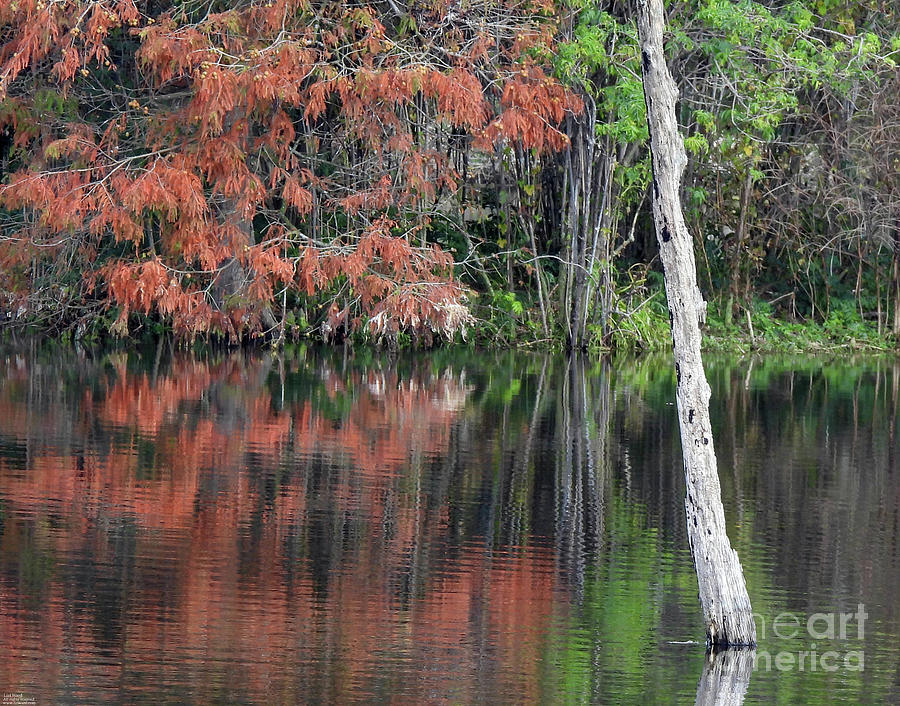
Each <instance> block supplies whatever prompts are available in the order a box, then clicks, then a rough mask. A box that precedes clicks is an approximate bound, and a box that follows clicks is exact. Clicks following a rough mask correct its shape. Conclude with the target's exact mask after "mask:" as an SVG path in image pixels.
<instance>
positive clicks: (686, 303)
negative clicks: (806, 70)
mask: <svg viewBox="0 0 900 706" xmlns="http://www.w3.org/2000/svg"><path fill="white" fill-rule="evenodd" d="M637 5H638V33H639V37H640V46H641V67H642V73H643V78H644V99H645V101H646V104H647V123H648V126H649V129H650V151H651V154H652V159H653V221H654V223H655V225H656V235H657V239H658V241H659V250H660V257H661V259H662V263H663V270H664V274H665V285H666V298H667V300H668V304H669V320H670V322H671V326H672V344H673V348H674V352H675V376H676V379H677V388H676V402H677V409H678V422H679V427H680V430H681V446H682V454H683V457H684V471H685V483H686V486H687V497H686V499H685V510H686V512H687V530H688V540H689V542H690V546H691V555H692V557H693V559H694V567H695V569H696V570H697V581H698V583H699V587H700V604H701V607H702V609H703V616H704V619H705V621H706V638H707V642H708V644H710V645H713V646H727V645H754V644H756V627H755V625H754V623H753V614H752V609H751V607H750V597H749V596H748V595H747V586H746V584H745V583H744V574H743V571H742V570H741V564H740V561H739V560H738V556H737V552H735V551H734V550H733V549H732V548H731V543H730V542H729V541H728V535H727V534H726V532H725V512H724V510H723V508H722V491H721V487H720V485H719V476H718V472H717V470H716V454H715V451H714V450H713V438H712V427H711V425H710V419H709V396H710V389H709V384H708V383H707V381H706V374H705V373H704V371H703V361H702V359H701V356H700V341H701V334H700V324H701V323H702V320H703V319H704V318H705V315H706V302H705V301H704V300H703V296H702V295H701V294H700V290H699V288H698V287H697V270H696V264H695V262H694V249H693V240H692V239H691V235H690V233H689V232H688V229H687V225H686V224H685V222H684V215H683V213H682V211H681V200H680V188H681V175H682V173H683V172H684V167H685V164H686V163H687V157H686V156H685V152H684V145H683V143H682V140H681V135H680V134H679V132H678V125H677V123H676V121H675V102H676V100H677V98H678V92H677V89H676V87H675V82H674V81H673V80H672V76H671V75H670V74H669V69H668V66H667V65H666V60H665V55H664V54H663V42H662V35H663V27H664V25H665V17H664V14H663V3H662V0H638V3H637Z"/></svg>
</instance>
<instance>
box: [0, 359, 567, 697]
mask: <svg viewBox="0 0 900 706" xmlns="http://www.w3.org/2000/svg"><path fill="white" fill-rule="evenodd" d="M113 363H114V369H115V374H114V375H108V377H107V378H104V379H103V380H105V381H98V380H94V381H93V384H92V385H91V386H90V387H89V388H85V389H86V390H90V391H86V392H83V393H82V394H80V395H79V396H78V397H77V405H75V406H76V408H77V409H76V410H75V411H74V413H73V411H72V410H71V409H67V408H65V407H63V405H62V399H63V398H62V397H59V398H58V399H55V400H52V399H50V398H52V394H51V395H49V397H48V394H49V393H48V394H45V395H44V396H43V397H42V399H43V401H44V402H43V404H42V405H41V407H40V410H35V409H31V410H28V409H25V407H24V402H23V401H22V400H23V399H24V397H23V396H21V395H17V394H14V392H13V391H14V390H15V389H16V386H17V385H22V384H26V383H27V382H28V381H27V376H26V377H23V376H22V374H21V372H22V371H21V370H18V371H0V372H5V373H7V375H6V376H5V379H6V380H7V381H11V382H10V384H9V385H5V386H4V387H3V388H2V390H3V391H2V392H0V413H4V414H5V415H6V418H7V419H12V420H17V421H16V424H15V425H13V426H12V427H11V428H10V429H9V430H8V432H7V433H12V434H13V435H14V436H15V438H16V442H17V443H21V444H23V445H25V446H26V447H27V448H28V453H27V454H26V456H27V468H26V469H25V470H24V471H23V470H22V469H17V468H15V466H14V464H13V463H12V462H10V460H9V459H8V458H6V457H0V493H2V496H3V497H4V498H5V506H6V509H5V513H6V518H7V520H6V524H5V525H4V534H3V545H2V554H3V558H2V566H3V576H2V578H0V600H2V603H0V621H2V634H3V636H4V643H5V645H6V646H7V648H8V649H9V651H10V654H13V655H22V654H24V652H25V651H26V650H34V649H38V650H39V651H40V654H41V660H35V661H27V660H19V659H13V660H10V659H7V660H5V661H4V667H3V672H0V674H2V676H3V681H4V683H6V684H9V685H13V686H15V685H16V684H24V683H29V682H31V683H33V684H45V685H47V688H49V689H51V691H50V692H48V693H47V694H45V696H47V697H48V698H49V697H50V696H51V694H52V689H53V688H54V687H57V688H58V687H59V686H60V685H61V681H60V674H59V673H58V672H57V671H56V670H58V669H61V667H60V665H63V664H69V665H70V666H69V667H66V669H69V670H73V673H72V674H69V675H68V676H67V679H71V678H73V677H74V680H75V681H74V683H77V684H80V686H81V687H84V688H85V689H89V688H91V686H92V685H96V684H100V683H104V682H106V681H107V680H112V683H119V684H122V683H127V684H128V685H129V686H128V688H129V689H131V688H134V689H136V690H145V691H143V693H144V695H145V696H148V697H149V696H150V695H152V694H153V693H156V692H154V691H153V690H158V689H159V688H161V687H160V686H159V685H160V684H166V683H184V681H185V680H189V681H191V682H192V683H194V684H204V683H208V686H207V687H205V688H207V689H208V690H209V691H208V692H207V693H203V694H199V697H201V698H202V699H212V698H215V696H216V694H217V693H220V692H219V691H217V690H222V689H225V690H237V691H239V692H242V691H244V690H246V691H247V692H248V693H250V694H263V693H277V694H279V699H282V698H284V699H289V700H290V699H304V698H307V697H309V696H310V695H311V694H317V693H318V694H319V695H320V696H322V697H327V698H329V699H331V698H335V697H340V696H349V695H352V694H353V693H354V692H355V691H356V690H357V689H359V688H361V687H363V686H364V685H365V683H366V680H367V679H369V678H370V677H371V674H372V670H374V669H376V667H377V665H378V663H379V660H391V659H399V658H402V659H405V660H409V662H408V665H407V668H408V669H414V670H416V669H425V670H426V671H427V672H428V678H429V679H430V680H432V681H434V684H431V687H433V688H435V689H438V690H444V689H446V690H452V688H454V684H455V682H456V679H457V676H456V675H455V674H453V673H452V672H448V673H447V674H446V675H445V677H441V676H440V675H435V674H433V673H432V671H431V668H430V667H426V666H425V665H428V664H429V661H430V656H429V654H428V653H427V649H426V648H425V647H423V645H430V649H438V650H441V651H443V652H448V651H449V652H450V653H453V654H454V655H459V658H460V659H462V660H463V661H466V662H467V663H470V664H471V663H474V661H476V660H478V659H481V657H479V655H480V648H479V644H480V643H481V642H482V641H483V640H484V639H486V638H485V635H486V634H487V632H490V633H491V634H494V633H496V632H500V633H502V634H503V635H508V636H510V637H509V639H508V640H507V641H505V642H504V641H502V640H501V642H500V643H499V648H500V650H501V652H503V653H504V654H502V655H500V659H501V661H502V662H503V663H504V664H505V665H506V666H505V667H501V669H510V670H512V671H511V672H510V674H509V675H508V676H509V679H510V680H515V681H517V682H518V685H517V686H516V687H515V688H516V689H517V690H522V689H527V690H528V691H529V692H531V690H532V689H533V688H534V685H535V684H536V675H532V677H533V678H525V679H524V681H522V680H523V678H524V677H525V676H526V673H527V672H528V671H529V669H531V668H532V667H529V665H533V664H536V663H537V660H536V659H535V658H536V656H537V654H538V652H537V650H538V647H537V646H535V644H534V642H533V641H531V640H529V639H524V640H520V639H519V638H517V637H516V635H517V632H516V631H526V632H527V631H529V630H531V629H532V628H534V629H535V630H536V629H537V627H538V626H539V625H540V624H543V623H544V622H546V620H547V616H548V615H549V610H550V598H551V578H550V577H551V576H552V574H551V573H550V570H549V568H547V566H548V564H547V561H546V559H542V558H541V557H542V555H540V556H538V555H534V554H533V552H534V550H532V552H531V553H529V554H522V555H521V556H510V557H508V558H506V559H502V560H499V559H495V560H494V563H491V562H490V561H489V560H488V559H486V558H485V557H484V556H483V555H482V552H481V551H480V550H479V549H478V548H470V549H467V550H464V551H463V552H462V553H461V555H460V556H458V557H456V558H455V559H454V560H446V561H445V562H444V563H443V564H442V572H443V573H441V574H440V575H436V576H428V575H426V576H425V577H423V578H420V580H419V584H418V585H419V586H420V589H419V590H421V591H423V592H424V595H419V596H417V601H416V603H415V604H414V605H413V606H412V607H411V608H408V609H407V610H405V611H404V610H398V604H397V581H398V576H400V577H402V576H403V575H404V573H405V572H408V571H410V563H411V560H410V557H411V556H413V555H414V554H415V553H416V551H418V549H417V548H418V547H421V546H426V547H434V546H440V545H441V537H442V536H443V535H444V534H445V533H446V532H447V531H448V528H447V517H448V512H447V507H446V502H447V499H446V498H440V499H439V500H440V502H439V503H437V504H435V503H432V504H431V505H429V503H428V502H427V499H426V498H425V492H426V491H424V490H422V488H423V487H424V484H423V483H421V482H417V479H418V481H421V476H422V474H424V473H427V472H429V471H428V464H425V463H423V459H427V458H437V457H439V456H441V455H442V454H444V453H446V450H447V447H448V444H449V441H450V436H451V431H452V423H453V420H454V419H455V417H456V415H457V414H458V412H459V410H460V409H461V408H462V406H463V405H464V404H465V399H466V395H467V392H468V388H467V387H466V386H465V385H464V383H463V382H462V379H461V378H459V377H453V376H445V377H433V376H431V375H430V374H427V373H413V374H411V375H409V376H403V377H401V376H399V375H398V374H397V373H396V371H394V370H392V369H385V370H378V371H368V372H365V373H362V372H351V373H345V372H340V371H338V370H337V369H335V368H331V367H328V366H325V367H320V368H319V369H318V371H317V375H316V379H317V380H318V383H317V384H318V392H320V393H321V395H322V397H316V396H314V395H312V396H309V397H308V398H305V399H303V400H299V401H296V402H292V403H291V404H289V405H287V406H285V407H284V408H282V409H278V408H277V406H276V405H274V404H273V400H272V395H271V392H270V388H269V387H268V384H270V383H271V381H272V380H273V379H275V384H276V385H277V384H278V380H277V378H278V377H279V374H278V373H277V372H276V370H275V367H273V366H272V365H271V364H270V362H268V361H266V360H263V359H249V360H248V359H245V358H243V357H239V356H235V357H231V358H226V359H224V360H222V361H218V362H209V361H197V360H187V359H185V360H181V359H177V360H175V361H174V362H173V363H172V364H171V366H170V368H169V369H168V370H167V371H166V373H165V374H164V375H158V376H150V375H147V374H143V373H136V372H132V371H130V370H129V368H128V366H127V365H126V363H127V361H126V359H125V358H124V357H120V358H115V359H113ZM13 372H15V375H13ZM287 374H288V375H289V374H290V370H289V371H288V373H287ZM13 378H15V379H13ZM30 384H33V381H32V383H30ZM337 396H341V397H342V398H343V399H345V400H349V405H348V406H345V407H344V408H343V409H344V411H343V412H342V413H341V415H340V417H339V418H337V419H335V417H334V415H333V414H331V415H325V414H323V413H322V412H321V410H320V408H319V403H317V402H316V401H315V400H316V399H326V400H327V399H332V400H333V399H335V398H336V397H337ZM48 400H50V401H48ZM67 414H68V415H69V416H71V417H72V418H71V419H70V421H69V424H68V427H67V431H66V435H65V438H64V439H63V437H61V436H60V434H59V433H58V429H57V428H56V427H57V425H58V421H59V420H60V419H63V418H65V417H66V415H67ZM313 476H316V479H314V478H313ZM313 491H314V495H312V494H311V493H313ZM314 516H315V517H318V518H320V519H321V520H322V521H323V522H326V523H330V525H333V526H336V527H338V529H337V530H336V531H335V533H334V535H335V536H334V537H330V538H326V539H322V537H319V536H316V535H315V534H314V533H313V531H312V530H311V529H310V526H311V525H310V519H311V518H313V517H314ZM387 525H390V530H389V531H387V530H385V527H386V526H387ZM348 526H352V527H353V528H354V529H352V530H351V531H350V539H345V538H344V534H346V532H347V530H346V527H348ZM129 528H130V529H129ZM342 528H343V529H342ZM129 533H130V534H129ZM129 536H130V537H132V538H133V539H132V541H133V544H131V545H129V544H128V542H127V541H126V538H127V537H129ZM323 541H332V542H333V543H336V544H339V545H340V546H339V547H338V548H337V549H335V548H334V547H330V548H329V552H330V553H331V554H333V555H334V556H336V557H338V560H339V565H338V566H332V567H331V569H332V573H331V575H330V576H329V578H328V579H327V587H326V588H324V589H323V588H322V587H321V586H317V585H316V582H315V580H314V577H313V573H314V567H313V565H312V563H313V561H314V560H313V559H312V558H310V556H309V545H310V544H311V543H315V542H323ZM26 551H28V552H31V553H32V554H34V553H41V554H42V555H45V556H48V557H56V563H55V568H53V569H52V571H50V572H49V573H48V574H47V575H46V576H45V577H44V578H43V585H42V586H41V587H40V588H39V590H38V599H39V601H40V615H41V618H40V621H38V622H35V621H34V620H33V619H32V618H31V617H29V616H32V614H33V611H34V606H29V605H28V601H27V600H26V597H25V596H23V595H22V589H21V581H16V580H14V578H13V576H11V570H10V569H9V568H8V567H10V566H14V564H13V561H14V558H18V559H19V560H20V565H19V568H13V569H12V574H15V573H16V572H19V574H21V572H22V569H21V557H22V556H23V552H26ZM523 551H524V550H523ZM75 558H77V559H78V560H79V561H83V562H87V563H88V564H89V565H90V567H91V568H90V572H89V573H90V574H91V576H92V577H93V578H92V579H91V582H90V585H87V586H81V585H80V584H79V581H81V580H82V578H80V575H79V574H77V572H74V571H72V570H71V568H69V567H68V566H67V565H66V562H69V561H73V560H74V559H75ZM538 559H540V561H539V560H538ZM63 560H65V561H63ZM545 564H547V566H545ZM425 567H426V568H425V570H426V571H427V568H428V563H427V562H425ZM542 567H543V568H542ZM18 578H20V579H21V576H19V577H18ZM103 582H105V583H103ZM101 583H102V584H103V585H113V586H115V587H116V588H115V592H116V596H115V598H114V600H113V603H112V605H111V606H101V607H99V608H94V609H90V608H85V606H84V605H83V604H82V602H83V601H87V602H89V601H92V600H96V599H100V600H103V599H104V598H107V596H105V594H103V595H101V592H100V591H99V590H98V589H97V586H98V585H101ZM488 596H491V600H490V601H488V600H487V597H488ZM482 604H483V606H484V610H486V611H488V612H487V614H486V616H485V618H484V620H480V619H479V620H477V621H474V622H473V620H472V615H473V610H474V609H475V608H476V607H478V606H479V605H482ZM488 606H489V607H488ZM91 611H94V612H95V613H98V614H99V613H102V612H104V611H105V612H107V613H109V614H108V615H105V616H100V617H98V616H97V615H94V618H93V619H87V615H86V614H88V613H91ZM72 616H74V617H72ZM104 620H105V621H107V622H110V621H111V622H112V623H113V627H114V628H115V630H113V637H112V638H110V637H109V635H105V636H104V633H103V631H101V630H98V628H97V623H98V622H103V621H104ZM451 625H452V627H451ZM513 627H515V629H513ZM116 630H117V631H118V632H116ZM485 631H487V632H485ZM522 634H523V633H519V637H521V636H522ZM526 638H527V636H526ZM110 639H111V640H112V641H113V643H114V645H115V646H114V651H115V653H116V655H117V658H116V660H118V661H116V660H114V661H113V663H112V665H113V666H109V665H110V661H109V659H106V660H105V661H104V660H103V659H101V657H100V655H102V654H103V650H104V649H107V650H108V649H110V646H109V645H107V644H105V642H104V641H105V640H110ZM504 639H505V638H504ZM123 650H124V654H123ZM160 654H164V655H167V659H164V660H160V658H159V655H160ZM310 661H317V662H319V664H318V666H317V667H316V668H314V669H311V668H310V667H309V666H308V663H309V662H310ZM101 663H104V664H106V665H107V666H102V667H101V666H100V664H101ZM126 663H127V665H129V666H128V669H129V674H130V675H131V677H133V679H123V678H122V672H121V670H123V669H125V667H124V666H123V665H124V664H126ZM211 663H215V664H219V665H222V666H221V673H220V674H219V675H218V677H219V678H218V679H211V680H210V678H209V676H210V675H209V672H208V670H209V668H210V667H209V665H210V664H211ZM229 664H231V665H232V666H226V665H229ZM116 665H118V666H116ZM150 665H152V666H150ZM142 669H146V670H147V673H146V674H142V673H141V670H142ZM201 670H202V672H203V677H202V678H201V676H200V675H201ZM151 673H152V678H150V676H149V675H150V674H151ZM315 674H318V675H319V676H317V677H314V676H313V675H315ZM423 674H424V672H423ZM39 676H40V678H39ZM225 680H228V683H226V681H225ZM442 680H443V681H442ZM438 682H440V683H438ZM413 683H414V682H413ZM141 685H143V686H141ZM84 693H85V695H87V694H88V693H89V692H88V691H85V692H84ZM531 695H532V696H533V695H534V694H533V693H532V694H531Z"/></svg>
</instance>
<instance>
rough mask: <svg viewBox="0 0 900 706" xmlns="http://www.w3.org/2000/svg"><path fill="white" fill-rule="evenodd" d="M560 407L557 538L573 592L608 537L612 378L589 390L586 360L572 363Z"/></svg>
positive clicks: (573, 359)
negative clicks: (594, 551)
mask: <svg viewBox="0 0 900 706" xmlns="http://www.w3.org/2000/svg"><path fill="white" fill-rule="evenodd" d="M564 375H565V378H564V380H563V384H562V386H561V387H560V392H559V398H558V402H557V421H556V423H557V432H556V439H557V446H558V448H559V452H558V453H557V454H556V538H557V540H556V541H557V560H558V562H559V564H560V566H561V567H565V568H566V570H567V571H566V573H567V574H568V576H569V580H570V583H571V585H572V586H574V587H576V588H577V589H580V588H581V586H582V585H583V583H584V569H585V561H584V559H585V554H586V553H588V552H590V550H591V548H592V544H593V545H596V544H598V543H599V540H600V538H601V536H602V531H603V506H604V498H605V491H606V485H607V483H608V481H609V475H610V471H609V467H610V461H609V427H610V407H611V404H610V385H609V376H608V375H603V376H600V377H596V376H590V380H591V382H592V383H593V382H597V383H599V385H600V386H601V387H600V389H597V388H595V387H593V386H591V387H590V389H589V388H588V380H589V376H588V374H587V371H586V370H585V361H584V358H582V357H581V356H573V357H571V358H569V360H568V362H567V365H566V369H565V372H564Z"/></svg>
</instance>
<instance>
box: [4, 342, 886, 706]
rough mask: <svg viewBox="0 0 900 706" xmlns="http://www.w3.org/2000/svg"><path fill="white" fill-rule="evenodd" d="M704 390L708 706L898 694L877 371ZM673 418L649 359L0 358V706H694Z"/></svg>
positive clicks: (736, 381) (160, 354) (765, 364)
mask: <svg viewBox="0 0 900 706" xmlns="http://www.w3.org/2000/svg"><path fill="white" fill-rule="evenodd" d="M707 369H708V374H709V377H710V384H711V386H712V388H713V401H712V405H713V409H712V416H713V429H714V432H715V435H716V436H715V444H716V450H717V453H718V458H719V472H720V476H721V480H722V492H723V500H724V504H725V511H726V517H727V520H728V527H729V534H730V536H731V538H732V543H733V544H734V546H735V547H736V549H737V550H738V552H739V554H740V556H741V559H742V561H743V565H744V572H745V575H746V578H747V583H748V587H749V590H750V594H751V599H752V601H753V606H754V611H755V612H756V613H757V616H758V618H757V624H758V625H759V629H760V638H761V640H760V646H759V649H758V650H757V653H756V656H755V659H756V664H755V669H754V670H753V671H752V673H751V674H750V679H749V684H747V683H746V680H744V682H743V683H741V684H738V685H737V686H736V687H734V690H735V691H736V692H737V694H736V695H732V698H733V702H734V703H738V702H739V701H740V694H742V693H744V692H746V694H745V701H744V702H745V703H785V704H794V703H802V702H808V703H823V702H829V701H830V702H835V703H860V702H866V703H897V702H898V701H900V646H898V636H900V593H898V581H900V557H898V551H900V537H898V534H900V478H898V450H900V441H898V435H897V427H898V423H897V407H898V383H900V365H898V364H897V363H896V362H893V361H888V362H885V361H877V360H869V361H866V360H860V361H854V360H842V361H815V360H801V359H793V360H777V359H756V360H731V359H715V358H709V359H708V361H707ZM673 399H674V379H673V375H672V373H671V371H670V367H669V362H668V359H667V358H666V357H660V358H652V357H651V358H643V359H640V360H637V361H634V360H628V361H599V360H596V359H592V360H586V359H585V360H577V359H576V360H566V359H564V358H548V357H542V356H537V355H526V354H521V353H518V354H516V353H475V352H468V351H441V352H437V353H434V354H430V355H424V354H418V355H412V354H410V355H400V356H399V357H386V356H381V355H378V354H373V353H370V352H365V351H357V352H354V351H344V350H325V351H319V350H312V349H306V348H302V347H301V348H296V349H291V350H288V351H286V352H285V353H284V355H282V356H280V357H275V356H272V355H266V354H255V355H250V354H244V353H234V354H216V355H207V356H200V357H197V356H193V357H192V356H188V355H186V354H184V355H183V354H178V353H177V352H172V351H171V350H169V349H168V348H165V347H160V348H158V349H154V350H150V351H148V352H147V353H146V354H144V355H140V354H137V353H125V352H112V353H106V354H101V353H85V352H76V351H70V352H65V353H63V352H59V351H58V350H56V351H54V350H49V349H43V350H42V349H39V348H38V349H36V348H30V349H24V350H18V351H2V352H0V646H2V650H0V699H2V703H3V704H7V703H63V704H85V703H115V702H128V703H153V704H157V703H259V704H277V703H355V702H356V703H359V702H395V703H454V704H457V703H616V704H619V703H624V704H630V703H648V704H654V703H693V702H694V700H695V698H696V697H697V695H698V684H699V683H700V682H701V675H703V674H704V665H705V663H706V656H705V651H704V646H703V644H702V642H703V640H704V628H703V624H702V616H701V614H700V609H699V605H698V600H697V584H696V578H695V575H694V570H693V566H692V564H691V558H690V554H689V552H688V549H687V539H686V534H685V527H684V510H683V496H684V483H683V478H682V470H681V461H680V443H679V439H678V429H677V426H676V420H675V413H674V409H675V408H674V406H673V404H672V401H673ZM842 613H843V614H846V615H845V617H844V618H843V624H842V621H841V617H840V616H841V614H842ZM819 614H821V615H819ZM850 614H852V615H850ZM778 616H780V617H778ZM776 618H777V620H776ZM809 621H811V622H809ZM832 621H833V622H832ZM842 626H843V628H844V630H843V631H842V630H841V627H842ZM701 691H702V690H701Z"/></svg>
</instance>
